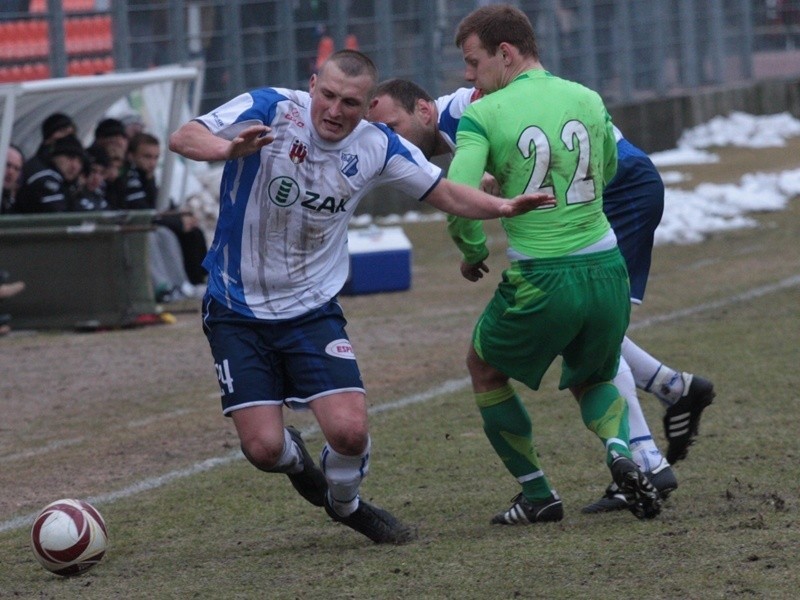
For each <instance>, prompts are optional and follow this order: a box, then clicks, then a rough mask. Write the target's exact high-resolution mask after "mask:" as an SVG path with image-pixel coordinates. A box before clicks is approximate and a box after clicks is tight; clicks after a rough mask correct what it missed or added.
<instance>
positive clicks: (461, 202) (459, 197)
mask: <svg viewBox="0 0 800 600" xmlns="http://www.w3.org/2000/svg"><path fill="white" fill-rule="evenodd" d="M425 200H427V201H428V203H429V204H431V205H433V206H435V207H436V208H438V209H439V210H441V211H443V212H446V213H449V214H451V215H457V216H459V217H466V218H468V219H496V218H498V217H516V216H517V215H521V214H523V213H526V212H529V211H531V210H533V209H535V208H539V207H540V206H553V205H554V204H555V201H556V199H555V197H553V196H551V195H549V194H523V195H521V196H516V197H515V198H511V199H510V200H504V199H501V198H496V197H495V196H491V195H489V194H486V193H484V192H482V191H481V190H478V189H475V188H471V187H469V186H466V185H461V184H459V183H455V182H452V181H449V180H447V179H442V180H441V181H440V182H439V184H438V185H437V186H436V187H435V188H433V190H431V192H430V193H429V194H428V196H427V198H425Z"/></svg>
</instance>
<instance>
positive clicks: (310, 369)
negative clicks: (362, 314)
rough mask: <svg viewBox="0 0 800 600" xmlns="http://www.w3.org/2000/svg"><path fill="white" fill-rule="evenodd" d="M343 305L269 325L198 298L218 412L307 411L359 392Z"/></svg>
mask: <svg viewBox="0 0 800 600" xmlns="http://www.w3.org/2000/svg"><path fill="white" fill-rule="evenodd" d="M346 324H347V320H346V319H345V318H344V315H343V313H342V307H341V306H339V303H338V302H336V300H331V301H330V302H328V303H327V304H326V305H324V306H321V307H320V308H317V309H315V310H313V311H311V312H310V313H308V314H305V315H303V316H301V317H297V318H294V319H286V320H281V321H268V320H264V319H254V318H252V317H247V316H244V315H242V314H239V313H237V312H234V311H232V310H230V309H229V308H227V307H226V306H224V305H223V304H222V303H220V302H218V301H217V300H215V299H214V298H212V297H211V296H210V295H209V294H206V297H205V298H204V299H203V332H204V333H205V334H206V338H207V339H208V343H209V345H210V346H211V354H212V355H213V357H214V367H215V368H216V371H217V379H218V380H219V387H220V392H221V393H222V413H223V414H224V415H229V414H230V413H231V412H232V411H234V410H236V409H239V408H246V407H249V406H258V405H264V404H273V405H280V404H286V405H287V406H289V407H290V408H308V403H309V402H311V401H312V400H315V399H316V398H319V397H321V396H327V395H330V394H335V393H338V392H354V391H355V392H364V384H363V382H362V380H361V373H360V372H359V369H358V363H357V362H356V357H355V354H354V353H353V348H352V346H351V345H350V341H349V340H348V338H347V334H346V333H345V325H346Z"/></svg>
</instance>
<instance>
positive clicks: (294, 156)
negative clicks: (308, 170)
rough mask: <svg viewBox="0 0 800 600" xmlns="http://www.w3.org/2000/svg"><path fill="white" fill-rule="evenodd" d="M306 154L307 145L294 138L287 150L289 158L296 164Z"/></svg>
mask: <svg viewBox="0 0 800 600" xmlns="http://www.w3.org/2000/svg"><path fill="white" fill-rule="evenodd" d="M306 156H308V146H306V145H305V144H304V143H303V142H301V141H300V140H299V139H297V138H294V141H293V142H292V147H291V149H290V150H289V159H290V160H291V161H292V162H293V163H294V164H296V165H299V164H300V163H301V162H303V161H304V160H305V159H306Z"/></svg>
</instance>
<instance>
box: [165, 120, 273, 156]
mask: <svg viewBox="0 0 800 600" xmlns="http://www.w3.org/2000/svg"><path fill="white" fill-rule="evenodd" d="M269 131H270V128H269V127H267V126H266V125H251V126H250V127H248V128H246V129H244V130H242V131H241V132H240V133H239V135H237V136H236V137H235V138H233V139H232V140H227V139H225V138H222V137H219V136H217V135H214V134H213V133H211V131H209V130H208V128H207V127H206V126H205V125H203V124H202V123H199V122H198V121H189V122H188V123H186V124H185V125H183V126H182V127H181V128H180V129H178V130H177V131H175V132H174V133H173V134H172V135H170V136H169V149H170V150H172V151H173V152H176V153H178V154H180V155H181V156H185V157H186V158H190V159H192V160H198V161H208V162H214V161H221V160H231V159H235V158H241V157H242V156H247V155H248V154H253V153H254V152H258V151H259V150H261V148H263V147H264V146H266V145H267V144H270V143H272V141H273V140H274V139H275V138H274V137H273V136H270V135H267V134H268V133H269Z"/></svg>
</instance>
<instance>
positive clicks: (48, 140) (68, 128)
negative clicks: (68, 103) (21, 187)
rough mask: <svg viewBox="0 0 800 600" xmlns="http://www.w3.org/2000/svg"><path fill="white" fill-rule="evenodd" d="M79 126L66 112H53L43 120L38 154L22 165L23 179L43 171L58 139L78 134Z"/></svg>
mask: <svg viewBox="0 0 800 600" xmlns="http://www.w3.org/2000/svg"><path fill="white" fill-rule="evenodd" d="M77 134H78V127H77V126H76V125H75V122H74V121H73V120H72V118H71V117H70V116H69V115H65V114H64V113H58V112H57V113H53V114H51V115H49V116H48V117H47V118H46V119H45V120H44V121H42V142H41V143H40V144H39V148H37V150H36V154H34V155H33V156H31V157H30V158H29V159H28V160H27V161H26V162H25V164H24V165H23V167H22V179H23V180H25V179H28V177H29V176H30V175H31V174H33V173H35V172H36V171H41V170H42V168H44V167H45V166H46V165H47V159H48V157H49V155H50V149H51V147H52V145H53V143H55V141H56V140H59V139H61V138H63V137H66V136H68V135H77Z"/></svg>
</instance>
